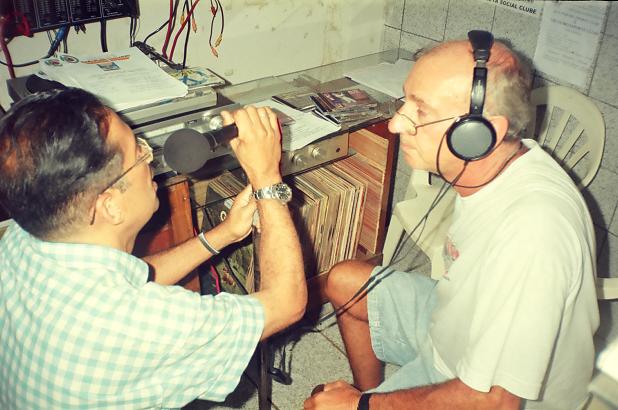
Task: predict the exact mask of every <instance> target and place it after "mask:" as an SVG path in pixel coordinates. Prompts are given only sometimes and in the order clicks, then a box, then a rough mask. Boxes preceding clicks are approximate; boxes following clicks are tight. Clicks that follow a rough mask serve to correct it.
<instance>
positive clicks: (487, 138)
mask: <svg viewBox="0 0 618 410" xmlns="http://www.w3.org/2000/svg"><path fill="white" fill-rule="evenodd" d="M468 39H469V40H470V43H471V44H472V49H473V50H474V60H475V61H476V66H475V67H474V77H473V78H472V92H471V94H470V112H469V113H468V114H467V115H464V116H463V117H460V118H458V119H457V120H456V121H455V122H454V123H453V124H452V125H451V126H450V127H449V129H448V130H446V143H447V145H448V148H449V150H450V151H451V152H452V153H453V155H455V156H456V157H457V158H460V159H463V160H464V161H474V160H477V159H481V158H483V157H484V156H485V155H487V154H489V153H490V152H491V150H492V149H493V148H494V146H495V145H496V130H495V129H494V126H493V125H492V123H491V122H489V121H488V120H487V119H485V118H484V117H483V105H484V103H485V88H486V84H487V67H486V66H485V64H486V63H487V60H489V51H490V50H491V46H492V44H493V43H494V36H493V35H492V34H491V33H490V32H488V31H481V30H472V31H469V32H468Z"/></svg>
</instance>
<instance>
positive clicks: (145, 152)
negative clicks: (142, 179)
mask: <svg viewBox="0 0 618 410" xmlns="http://www.w3.org/2000/svg"><path fill="white" fill-rule="evenodd" d="M137 146H138V147H139V152H140V153H141V154H142V155H140V157H139V158H137V160H135V163H134V164H133V165H131V166H130V167H129V168H127V169H126V170H125V171H124V172H123V173H122V174H120V175H118V176H117V177H116V178H114V179H112V181H111V182H110V183H109V184H107V185H106V186H105V188H103V189H102V190H101V192H99V195H101V194H102V193H103V192H105V191H107V190H108V189H110V188H111V187H113V186H114V184H116V183H117V182H118V181H120V180H121V179H122V178H124V177H125V175H127V174H128V173H129V172H130V171H131V170H132V169H134V168H135V167H136V166H138V165H139V164H141V163H142V162H144V161H145V162H146V163H147V164H150V163H151V162H152V160H153V159H154V154H153V151H152V147H151V146H150V145H148V142H147V141H146V140H145V139H143V138H137Z"/></svg>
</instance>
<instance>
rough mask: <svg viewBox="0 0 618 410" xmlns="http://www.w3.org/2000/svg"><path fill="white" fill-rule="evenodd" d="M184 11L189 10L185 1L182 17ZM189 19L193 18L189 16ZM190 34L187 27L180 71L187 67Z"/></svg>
mask: <svg viewBox="0 0 618 410" xmlns="http://www.w3.org/2000/svg"><path fill="white" fill-rule="evenodd" d="M185 9H186V10H187V11H188V10H189V0H185V4H184V6H183V8H182V14H183V15H184V13H185ZM191 17H194V16H191ZM191 17H187V19H190V18H191ZM190 34H191V29H190V28H188V27H187V35H186V37H185V46H184V51H183V55H182V69H183V70H184V69H185V68H186V67H187V49H188V48H189V35H190Z"/></svg>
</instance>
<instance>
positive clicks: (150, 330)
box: [0, 224, 264, 410]
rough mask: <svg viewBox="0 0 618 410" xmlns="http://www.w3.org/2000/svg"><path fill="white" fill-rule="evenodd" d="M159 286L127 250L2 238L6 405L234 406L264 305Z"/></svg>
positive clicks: (1, 396)
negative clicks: (199, 402) (231, 399)
mask: <svg viewBox="0 0 618 410" xmlns="http://www.w3.org/2000/svg"><path fill="white" fill-rule="evenodd" d="M147 277H148V265H147V264H146V263H144V262H143V261H142V260H140V259H138V258H135V257H133V256H131V255H129V254H127V253H124V252H121V251H118V250H115V249H112V248H107V247H102V246H95V245H84V244H66V243H52V242H44V241H40V240H38V239H36V238H35V237H33V236H31V235H29V234H28V233H27V232H25V231H24V230H23V229H21V228H20V227H19V226H18V225H17V224H13V225H12V226H10V227H9V228H8V231H7V232H6V234H5V235H4V237H3V238H2V240H1V241H0V408H1V409H3V410H8V409H52V408H53V409H63V410H65V409H95V408H96V409H104V408H114V409H117V408H118V409H120V408H122V409H137V408H140V409H142V408H178V407H181V406H183V405H184V404H186V403H188V402H190V401H191V400H193V399H194V398H196V397H200V398H204V399H208V400H213V401H222V400H224V399H225V397H226V396H227V394H229V393H230V392H231V391H232V390H234V388H235V387H236V385H237V384H238V381H239V379H240V376H241V374H242V372H243V370H244V369H245V367H246V365H247V363H248V362H249V359H250V358H251V355H252V353H253V351H254V349H255V346H256V345H257V342H258V340H259V337H260V335H261V333H262V330H263V326H264V312H263V308H262V305H261V304H260V302H259V301H258V300H257V299H255V298H253V297H251V296H236V295H230V294H220V295H218V296H216V297H212V296H200V295H198V294H197V293H194V292H190V291H187V290H185V289H183V288H181V287H178V286H161V285H158V284H156V283H153V282H147Z"/></svg>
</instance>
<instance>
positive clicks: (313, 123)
mask: <svg viewBox="0 0 618 410" xmlns="http://www.w3.org/2000/svg"><path fill="white" fill-rule="evenodd" d="M251 105H253V106H255V107H270V108H272V109H273V111H275V112H276V113H277V116H281V114H280V113H283V114H285V116H287V117H290V118H291V119H292V120H288V121H287V122H288V125H285V126H282V127H281V132H282V133H283V135H282V136H281V145H282V146H283V149H284V150H285V151H292V150H295V149H299V148H302V147H304V146H305V145H308V144H311V143H312V142H314V141H316V140H318V139H320V138H322V137H325V136H327V135H329V134H332V133H334V132H337V131H339V130H340V129H341V127H340V126H338V125H335V124H333V123H331V122H328V121H326V120H323V119H320V118H318V117H316V116H315V115H313V114H312V113H310V112H303V111H299V110H295V109H294V108H291V107H288V106H287V105H285V104H281V103H278V102H276V101H273V100H265V101H260V102H257V103H253V104H251ZM277 111H278V112H277ZM279 122H282V121H281V119H280V120H279Z"/></svg>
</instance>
